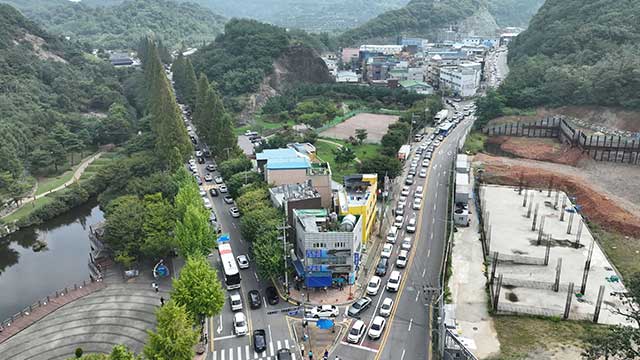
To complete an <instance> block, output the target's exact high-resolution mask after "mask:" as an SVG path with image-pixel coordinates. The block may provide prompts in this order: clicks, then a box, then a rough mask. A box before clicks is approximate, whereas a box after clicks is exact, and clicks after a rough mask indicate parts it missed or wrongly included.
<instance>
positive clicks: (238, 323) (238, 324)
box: [233, 312, 249, 336]
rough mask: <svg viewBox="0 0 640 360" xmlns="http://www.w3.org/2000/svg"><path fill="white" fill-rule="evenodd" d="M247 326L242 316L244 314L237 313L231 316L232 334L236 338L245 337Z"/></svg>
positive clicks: (245, 319)
mask: <svg viewBox="0 0 640 360" xmlns="http://www.w3.org/2000/svg"><path fill="white" fill-rule="evenodd" d="M248 329H249V328H248V326H247V318H246V317H245V316H244V313H242V312H237V313H235V314H233V332H234V334H236V336H244V335H247V331H248Z"/></svg>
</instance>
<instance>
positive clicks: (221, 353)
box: [220, 349, 224, 360]
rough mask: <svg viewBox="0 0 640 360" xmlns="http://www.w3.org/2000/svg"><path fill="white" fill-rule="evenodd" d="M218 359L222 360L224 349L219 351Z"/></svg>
mask: <svg viewBox="0 0 640 360" xmlns="http://www.w3.org/2000/svg"><path fill="white" fill-rule="evenodd" d="M220 359H222V360H224V349H222V350H220Z"/></svg>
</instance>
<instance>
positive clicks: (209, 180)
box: [204, 174, 213, 182]
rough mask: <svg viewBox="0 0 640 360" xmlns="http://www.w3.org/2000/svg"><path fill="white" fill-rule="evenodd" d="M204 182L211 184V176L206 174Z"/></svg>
mask: <svg viewBox="0 0 640 360" xmlns="http://www.w3.org/2000/svg"><path fill="white" fill-rule="evenodd" d="M204 181H206V182H212V181H213V176H211V174H206V175H205V176H204Z"/></svg>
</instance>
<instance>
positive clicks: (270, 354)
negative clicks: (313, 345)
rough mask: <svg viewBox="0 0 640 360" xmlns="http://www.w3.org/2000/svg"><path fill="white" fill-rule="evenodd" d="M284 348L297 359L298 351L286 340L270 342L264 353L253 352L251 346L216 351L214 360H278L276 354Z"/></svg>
mask: <svg viewBox="0 0 640 360" xmlns="http://www.w3.org/2000/svg"><path fill="white" fill-rule="evenodd" d="M282 348H285V349H289V350H291V356H292V359H293V360H295V359H296V353H297V350H296V349H293V348H290V347H289V339H286V340H284V341H280V340H277V341H276V342H275V343H274V342H273V341H270V342H269V346H268V347H267V350H265V351H264V352H263V353H257V352H255V351H253V348H252V347H250V346H249V345H245V346H237V347H232V348H226V349H216V350H214V351H213V360H256V359H260V360H277V359H276V352H277V351H278V350H279V349H282Z"/></svg>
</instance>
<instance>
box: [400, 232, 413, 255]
mask: <svg viewBox="0 0 640 360" xmlns="http://www.w3.org/2000/svg"><path fill="white" fill-rule="evenodd" d="M401 247H402V249H403V250H407V251H409V250H411V237H410V236H406V237H405V238H404V240H402V245H401Z"/></svg>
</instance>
